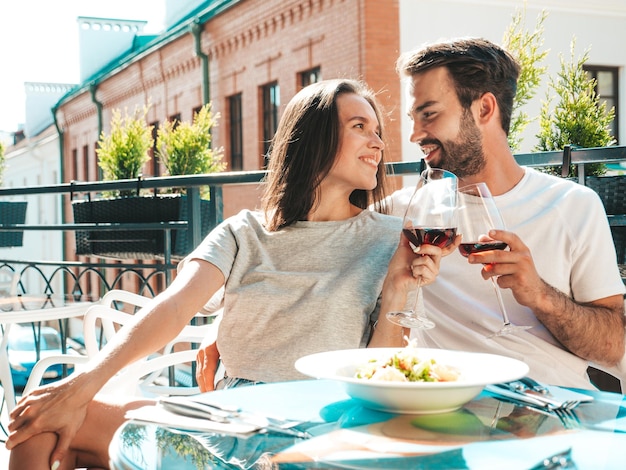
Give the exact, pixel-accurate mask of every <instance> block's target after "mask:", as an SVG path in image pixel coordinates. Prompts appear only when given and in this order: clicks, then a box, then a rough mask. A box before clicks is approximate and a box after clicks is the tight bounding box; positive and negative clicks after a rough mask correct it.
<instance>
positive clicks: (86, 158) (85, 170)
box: [81, 145, 89, 181]
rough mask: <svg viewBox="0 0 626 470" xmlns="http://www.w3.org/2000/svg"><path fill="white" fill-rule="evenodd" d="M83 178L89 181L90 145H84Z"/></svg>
mask: <svg viewBox="0 0 626 470" xmlns="http://www.w3.org/2000/svg"><path fill="white" fill-rule="evenodd" d="M81 166H82V171H83V174H82V180H83V181H89V145H83V164H82V165H81Z"/></svg>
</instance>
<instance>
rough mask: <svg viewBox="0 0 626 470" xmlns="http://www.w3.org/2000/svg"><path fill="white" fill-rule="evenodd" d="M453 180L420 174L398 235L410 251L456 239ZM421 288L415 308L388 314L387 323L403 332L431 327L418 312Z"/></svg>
mask: <svg viewBox="0 0 626 470" xmlns="http://www.w3.org/2000/svg"><path fill="white" fill-rule="evenodd" d="M456 197H457V178H456V175H455V174H454V173H451V172H449V171H446V170H441V169H439V168H428V169H426V170H424V171H423V172H422V173H421V175H420V177H419V181H418V182H417V186H416V187H415V191H414V192H413V195H412V196H411V199H410V200H409V204H408V205H407V208H406V212H405V213H404V219H403V222H402V231H403V232H404V235H405V236H406V237H407V238H408V240H409V243H410V244H411V246H412V247H413V249H416V248H418V247H419V246H420V245H424V244H428V245H436V246H438V247H440V248H445V247H446V246H449V245H451V244H452V242H453V241H454V238H455V237H456V206H457V202H456ZM421 287H422V279H421V277H420V278H419V279H418V281H417V291H416V294H415V305H414V307H413V310H410V311H397V312H388V313H387V319H388V320H389V321H391V322H393V323H395V324H397V325H400V326H404V327H406V328H419V329H430V328H434V326H435V324H434V323H433V321H432V320H430V319H429V318H427V317H426V315H425V314H421V313H420V312H419V311H418V310H419V309H418V304H419V299H420V293H421Z"/></svg>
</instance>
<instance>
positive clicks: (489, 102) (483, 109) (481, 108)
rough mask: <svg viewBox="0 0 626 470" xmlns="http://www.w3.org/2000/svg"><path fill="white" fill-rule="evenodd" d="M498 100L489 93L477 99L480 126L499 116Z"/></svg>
mask: <svg viewBox="0 0 626 470" xmlns="http://www.w3.org/2000/svg"><path fill="white" fill-rule="evenodd" d="M499 114H500V113H499V108H498V100H496V97H495V96H494V94H493V93H491V92H486V93H483V95H482V96H481V97H480V98H479V99H478V119H479V122H480V123H481V124H485V123H487V122H488V121H489V120H491V119H494V117H496V116H499Z"/></svg>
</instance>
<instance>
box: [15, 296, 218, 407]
mask: <svg viewBox="0 0 626 470" xmlns="http://www.w3.org/2000/svg"><path fill="white" fill-rule="evenodd" d="M150 300H151V299H149V298H147V297H143V296H140V295H137V294H133V293H131V292H127V291H121V290H114V291H110V292H108V293H107V294H106V295H105V296H103V298H102V299H101V300H100V302H99V303H98V304H97V305H93V306H92V307H90V308H89V309H88V310H87V312H86V313H85V316H84V319H83V322H84V323H83V333H84V340H85V350H86V355H85V356H75V355H62V356H54V357H49V358H45V359H41V360H40V361H39V362H37V364H36V365H35V367H34V368H33V371H32V373H31V376H30V377H29V380H28V383H27V384H26V387H25V388H24V393H25V394H26V393H28V392H29V391H30V390H32V389H33V388H35V387H37V386H39V384H40V383H41V380H42V377H43V373H44V372H45V370H46V369H47V368H48V367H50V366H51V365H52V364H58V363H66V364H69V363H72V364H74V365H75V366H76V367H77V369H79V368H80V365H82V364H85V363H87V362H88V361H89V360H90V358H92V357H94V355H95V354H97V353H98V351H99V350H100V346H101V345H102V344H106V342H108V341H110V340H111V339H112V338H113V336H114V335H115V334H116V333H117V331H118V330H119V329H120V328H123V327H124V325H125V324H127V323H129V322H130V321H131V320H133V319H134V314H132V313H126V312H123V311H120V310H118V309H117V308H114V306H117V307H119V304H120V303H123V304H124V306H127V305H130V306H131V307H142V306H145V305H146V304H147V303H148V302H149V301H150ZM218 324H219V314H218V315H215V316H214V321H213V322H212V323H210V324H206V325H198V326H196V325H187V326H185V328H183V330H182V331H181V332H180V333H179V334H178V335H177V336H176V338H175V339H174V340H172V341H171V342H170V343H168V344H167V345H166V346H165V347H164V348H163V350H162V352H161V353H159V354H155V355H151V356H149V357H146V358H143V359H141V360H139V361H136V362H135V363H133V364H130V365H129V366H127V367H126V368H125V369H124V370H122V371H120V372H119V373H118V374H117V375H116V376H114V377H113V378H111V380H109V382H108V383H107V384H106V385H105V387H104V389H103V391H106V392H107V393H114V394H123V395H133V396H148V397H154V396H159V395H192V394H196V393H199V392H200V390H199V388H198V387H197V386H195V387H192V386H178V385H169V383H164V382H169V380H168V378H169V373H171V371H172V370H174V371H176V369H171V368H172V367H174V368H176V367H178V368H179V370H180V368H181V367H183V368H186V369H190V364H191V363H193V362H194V361H195V359H196V353H197V349H194V348H191V347H190V346H191V345H193V344H196V343H201V342H202V340H203V339H205V338H206V337H207V335H211V334H213V335H214V334H217V326H218ZM100 334H102V337H101V338H99V337H98V336H99V335H100ZM181 348H184V349H182V350H181Z"/></svg>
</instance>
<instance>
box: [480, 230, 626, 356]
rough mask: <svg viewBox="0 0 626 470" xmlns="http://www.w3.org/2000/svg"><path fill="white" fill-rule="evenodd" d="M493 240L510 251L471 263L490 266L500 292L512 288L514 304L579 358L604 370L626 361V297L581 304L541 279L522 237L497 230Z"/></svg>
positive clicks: (488, 254) (486, 272) (485, 270)
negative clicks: (501, 242) (528, 312)
mask: <svg viewBox="0 0 626 470" xmlns="http://www.w3.org/2000/svg"><path fill="white" fill-rule="evenodd" d="M490 236H491V237H493V238H495V239H497V240H501V241H503V242H506V243H507V244H508V245H509V248H510V251H490V252H484V253H478V254H474V255H471V256H470V257H469V258H468V261H469V262H470V263H472V264H484V265H485V267H484V268H483V270H482V275H483V277H484V278H485V279H488V278H489V277H491V276H498V284H499V285H500V287H502V288H508V289H511V291H512V292H513V296H514V297H515V300H516V301H517V302H518V303H519V304H521V305H524V306H526V307H528V308H530V309H531V310H532V311H533V313H534V314H535V316H536V317H537V319H538V320H539V321H541V322H542V323H543V324H544V325H545V326H546V328H547V329H548V330H549V331H550V332H551V333H552V334H553V335H554V337H555V338H556V339H557V340H559V341H560V342H561V343H562V344H563V346H565V347H566V348H567V349H568V350H570V351H571V352H572V353H574V354H576V355H577V356H579V357H581V358H583V359H586V360H589V361H593V362H597V363H598V364H603V365H615V364H617V363H618V362H619V361H620V360H621V359H622V357H623V356H624V351H625V345H624V328H625V320H624V299H623V298H622V296H621V295H613V296H609V297H606V298H603V299H596V300H594V301H592V302H586V303H579V302H576V301H574V300H573V299H571V298H570V297H568V296H567V295H566V294H564V293H563V292H560V291H559V290H558V289H555V288H554V287H552V286H550V285H548V284H547V283H546V282H545V281H544V280H543V279H541V277H540V276H539V274H538V273H537V270H536V268H535V264H534V262H533V258H532V255H531V253H530V250H529V249H528V247H527V246H526V245H524V244H523V243H522V241H521V240H520V239H519V237H517V236H516V235H515V234H513V233H511V232H506V231H502V230H496V231H492V232H491V233H490ZM555 262H558V261H555Z"/></svg>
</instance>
